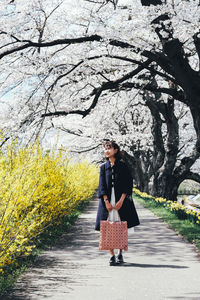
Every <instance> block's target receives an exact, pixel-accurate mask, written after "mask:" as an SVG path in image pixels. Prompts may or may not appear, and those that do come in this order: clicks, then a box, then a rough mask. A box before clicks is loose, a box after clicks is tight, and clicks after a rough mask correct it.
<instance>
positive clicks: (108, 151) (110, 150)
mask: <svg viewBox="0 0 200 300" xmlns="http://www.w3.org/2000/svg"><path fill="white" fill-rule="evenodd" d="M117 151H118V149H114V148H113V147H112V146H110V145H105V156H106V158H111V157H114V156H115V154H116V153H117Z"/></svg>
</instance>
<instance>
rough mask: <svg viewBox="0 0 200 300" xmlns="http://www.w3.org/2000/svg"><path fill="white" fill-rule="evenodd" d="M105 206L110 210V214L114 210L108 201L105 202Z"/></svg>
mask: <svg viewBox="0 0 200 300" xmlns="http://www.w3.org/2000/svg"><path fill="white" fill-rule="evenodd" d="M105 205H106V208H107V210H108V211H109V212H110V211H111V210H112V209H113V207H112V205H111V204H110V202H109V201H108V200H107V201H105Z"/></svg>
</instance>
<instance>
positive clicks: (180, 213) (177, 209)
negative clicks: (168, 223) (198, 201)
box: [133, 188, 200, 225]
mask: <svg viewBox="0 0 200 300" xmlns="http://www.w3.org/2000/svg"><path fill="white" fill-rule="evenodd" d="M133 192H134V193H135V194H136V195H138V196H140V197H142V198H143V199H144V200H148V201H151V202H152V203H156V205H158V206H163V207H165V208H167V209H168V210H169V211H170V212H172V213H174V214H175V215H176V216H177V217H178V218H179V219H181V220H186V219H188V220H189V221H190V222H191V223H194V224H198V225H200V211H196V209H194V210H191V209H188V208H187V207H186V206H184V205H182V204H180V203H178V202H177V201H171V200H167V199H165V198H162V197H154V196H152V195H149V194H147V193H144V192H141V191H140V190H138V189H137V188H133Z"/></svg>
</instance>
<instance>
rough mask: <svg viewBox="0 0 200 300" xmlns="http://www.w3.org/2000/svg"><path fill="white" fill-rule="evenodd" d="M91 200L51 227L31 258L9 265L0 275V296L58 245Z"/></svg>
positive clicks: (39, 238)
mask: <svg viewBox="0 0 200 300" xmlns="http://www.w3.org/2000/svg"><path fill="white" fill-rule="evenodd" d="M89 202H90V199H88V200H85V201H83V202H82V203H81V204H80V205H79V206H78V207H77V208H76V209H75V210H74V211H73V212H72V214H71V215H69V216H65V217H63V219H62V221H61V223H60V224H59V225H57V226H53V225H52V226H50V227H48V229H46V230H45V231H44V232H43V233H42V234H41V235H40V236H39V237H38V238H37V240H36V245H37V247H36V248H35V249H33V251H32V253H31V254H30V255H29V256H22V257H20V258H19V259H18V260H17V261H16V263H14V264H12V265H9V266H8V267H7V268H6V269H5V273H4V274H3V275H0V295H5V294H6V292H7V291H8V290H9V289H11V288H12V287H13V286H14V284H15V283H16V281H17V279H18V278H19V277H20V276H21V275H22V274H23V273H24V272H25V271H26V270H27V269H28V268H30V267H31V266H33V264H34V262H35V259H36V258H37V257H38V255H39V254H41V253H42V251H43V250H47V249H49V248H50V247H52V246H53V245H55V244H56V242H57V240H58V239H59V237H61V235H62V234H63V233H64V232H67V231H69V229H70V227H71V226H72V225H73V224H74V222H75V221H76V220H77V218H78V216H79V215H80V214H81V212H82V211H83V210H84V208H85V207H86V206H87V205H88V203H89Z"/></svg>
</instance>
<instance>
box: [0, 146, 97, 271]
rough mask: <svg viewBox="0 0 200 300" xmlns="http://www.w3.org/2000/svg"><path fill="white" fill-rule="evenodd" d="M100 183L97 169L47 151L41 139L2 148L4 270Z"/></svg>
mask: <svg viewBox="0 0 200 300" xmlns="http://www.w3.org/2000/svg"><path fill="white" fill-rule="evenodd" d="M97 185H98V169H97V167H96V166H95V165H91V164H88V163H87V162H84V161H82V162H74V163H72V160H71V159H69V158H68V157H67V156H65V157H64V154H63V151H62V150H60V151H59V152H58V153H57V154H56V153H54V152H52V153H44V151H43V150H42V149H41V147H40V146H39V143H35V144H34V145H30V146H28V147H24V148H20V149H19V148H18V146H17V144H16V143H15V142H12V143H11V145H9V146H8V147H7V149H6V151H5V152H4V153H3V152H0V186H1V189H0V272H1V273H3V272H4V271H5V267H6V266H7V265H9V264H12V263H14V262H16V259H17V257H19V256H21V255H29V254H30V253H31V251H32V249H33V248H34V247H35V246H36V245H35V244H36V237H38V236H39V235H40V234H41V233H42V232H43V231H44V230H45V229H46V228H47V227H48V226H52V225H53V226H54V225H55V226H56V225H57V224H59V223H60V222H61V220H62V218H63V217H64V216H65V215H69V214H71V213H72V211H73V210H74V209H75V208H76V207H77V206H78V205H79V204H80V203H81V202H82V201H84V200H86V199H89V198H90V197H91V196H92V195H93V193H94V191H95V190H96V188H97Z"/></svg>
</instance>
